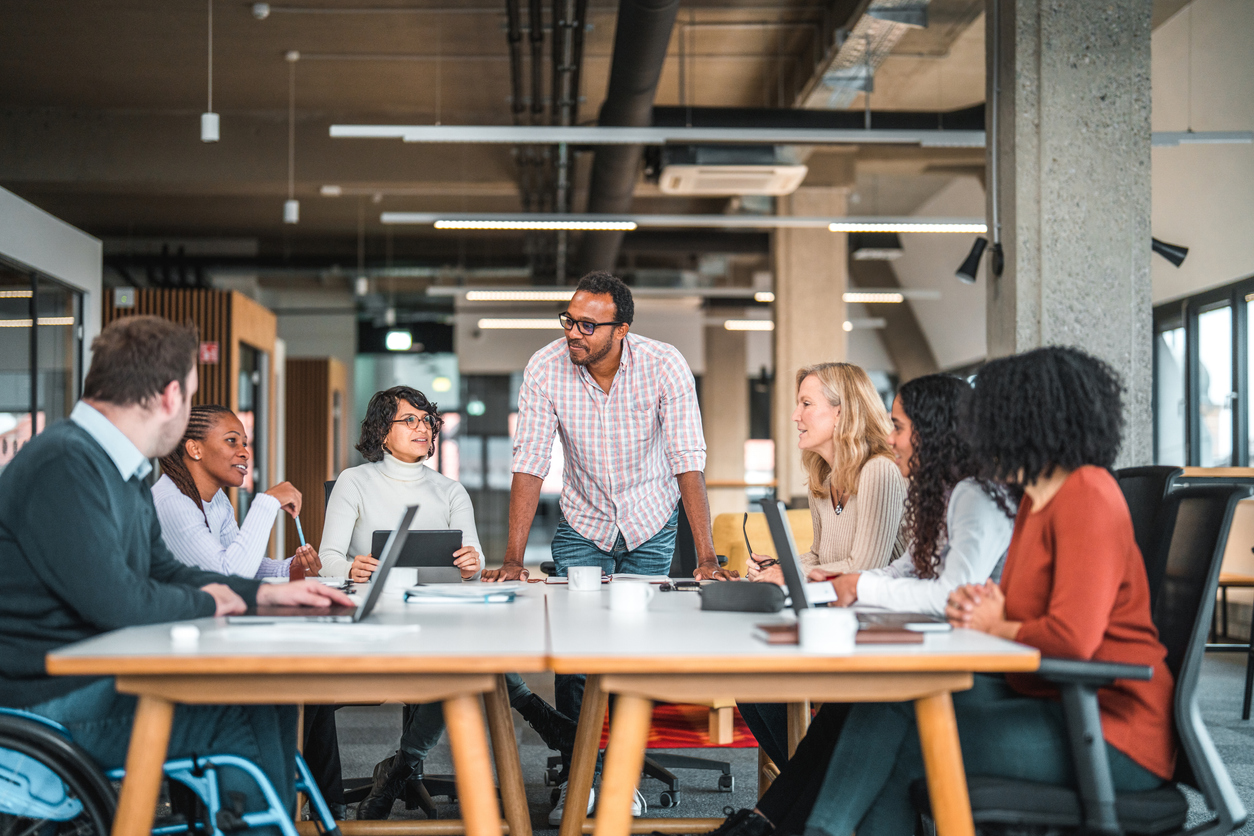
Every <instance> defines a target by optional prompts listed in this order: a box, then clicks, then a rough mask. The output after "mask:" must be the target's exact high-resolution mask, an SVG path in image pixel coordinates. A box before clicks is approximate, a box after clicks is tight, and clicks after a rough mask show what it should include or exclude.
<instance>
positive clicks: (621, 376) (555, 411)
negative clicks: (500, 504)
mask: <svg viewBox="0 0 1254 836" xmlns="http://www.w3.org/2000/svg"><path fill="white" fill-rule="evenodd" d="M555 432H557V433H561V436H562V447H563V452H564V454H565V457H566V465H565V471H564V474H563V480H562V481H563V484H562V498H561V508H562V514H563V515H564V516H565V517H566V521H567V522H568V523H570V526H571V528H573V529H575V531H577V532H578V533H579V534H580V535H582V536H584V537H586V538H587V539H589V540H591V541H592V542H594V543H596V545H597V548H599V549H601V550H602V551H606V552H608V551H611V550H612V549H613V548H614V543H615V542H616V541H617V540H618V535H619V532H622V535H623V539H624V540H625V541H626V543H627V548H628V549H634V548H636V547H637V546H639V545H640V544H641V543H643V542H645V541H646V540H648V539H649V538H650V537H652V536H653V535H655V534H657V533H658V532H659V531H661V530H662V526H664V525H665V524H666V521H667V520H669V519H670V516H671V514H672V513H674V511H675V506H676V505H677V504H678V502H679V485H678V483H677V482H676V481H675V477H676V476H677V475H679V474H680V473H687V472H689V471H692V470H697V471H704V470H705V437H704V435H703V433H702V429H701V409H700V407H699V406H698V405H697V390H696V386H695V385H694V383H693V378H692V371H691V370H690V369H689V368H688V364H687V362H685V361H684V358H683V355H681V354H680V353H679V350H678V349H676V348H675V347H674V346H672V345H667V344H666V343H663V342H658V341H657V340H650V339H646V338H645V337H641V336H637V335H636V334H631V333H628V334H627V336H626V337H625V338H624V339H623V356H622V360H621V362H620V364H619V367H618V373H617V374H616V375H615V376H614V382H613V383H612V384H611V385H610V393H609V394H608V395H607V394H605V392H604V391H602V389H601V387H600V386H598V385H597V382H596V381H595V380H593V379H592V375H591V374H589V373H588V370H587V369H585V368H583V367H582V366H576V365H575V364H574V363H572V362H570V355H569V354H568V352H567V348H566V340H565V338H562V339H559V340H557V341H556V342H553V343H551V344H550V345H548V346H546V347H544V348H542V349H540V350H539V351H537V352H536V353H535V354H534V355H532V357H531V360H530V362H528V363H527V369H526V371H524V372H523V381H522V388H521V389H519V392H518V426H517V430H516V432H515V434H514V472H515V473H530V474H531V475H533V476H538V477H540V478H541V479H543V478H544V477H545V476H546V475H547V474H548V472H549V463H550V461H551V457H552V452H553V434H554V433H555Z"/></svg>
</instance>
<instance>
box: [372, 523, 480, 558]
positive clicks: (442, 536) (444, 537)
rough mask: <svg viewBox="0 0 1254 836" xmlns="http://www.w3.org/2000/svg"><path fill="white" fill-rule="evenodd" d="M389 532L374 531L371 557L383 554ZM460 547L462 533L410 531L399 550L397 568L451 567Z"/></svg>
mask: <svg viewBox="0 0 1254 836" xmlns="http://www.w3.org/2000/svg"><path fill="white" fill-rule="evenodd" d="M391 533H392V532H390V531H376V532H375V533H374V536H373V537H372V538H371V541H370V553H371V554H372V555H378V554H383V547H384V545H385V544H386V543H387V541H388V535H389V534H391ZM461 547H462V533H461V532H460V531H455V530H451V529H450V530H445V531H411V532H409V537H408V538H407V539H406V540H405V543H404V546H403V547H402V550H401V556H400V559H398V560H397V561H396V565H397V566H398V567H414V566H419V567H422V566H430V567H441V566H445V567H447V566H452V565H453V552H455V551H457V550H458V549H460V548H461Z"/></svg>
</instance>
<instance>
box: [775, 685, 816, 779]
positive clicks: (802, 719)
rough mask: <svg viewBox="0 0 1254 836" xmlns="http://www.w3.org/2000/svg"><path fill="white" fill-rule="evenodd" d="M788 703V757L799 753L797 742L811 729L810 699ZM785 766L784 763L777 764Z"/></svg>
mask: <svg viewBox="0 0 1254 836" xmlns="http://www.w3.org/2000/svg"><path fill="white" fill-rule="evenodd" d="M787 705H788V757H790V758H791V757H792V756H793V755H794V754H796V753H797V744H798V743H800V742H801V738H803V737H805V736H806V732H807V731H809V730H810V701H809V700H802V701H801V702H790V703H788V704H787ZM775 765H776V766H783V764H778V763H777V764H775Z"/></svg>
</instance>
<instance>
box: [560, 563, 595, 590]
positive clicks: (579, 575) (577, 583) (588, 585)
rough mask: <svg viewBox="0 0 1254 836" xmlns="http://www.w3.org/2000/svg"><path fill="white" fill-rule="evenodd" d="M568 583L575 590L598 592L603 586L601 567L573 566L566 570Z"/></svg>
mask: <svg viewBox="0 0 1254 836" xmlns="http://www.w3.org/2000/svg"><path fill="white" fill-rule="evenodd" d="M566 584H567V585H568V586H569V587H570V588H571V590H572V591H575V592H596V591H597V590H599V589H600V588H601V567H600V566H572V567H570V568H569V569H567V570H566Z"/></svg>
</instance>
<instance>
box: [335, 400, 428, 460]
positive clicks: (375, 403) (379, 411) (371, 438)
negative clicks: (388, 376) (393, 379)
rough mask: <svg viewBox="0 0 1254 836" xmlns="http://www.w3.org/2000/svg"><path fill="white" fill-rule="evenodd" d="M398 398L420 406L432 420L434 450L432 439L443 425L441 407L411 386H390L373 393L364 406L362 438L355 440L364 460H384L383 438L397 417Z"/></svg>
mask: <svg viewBox="0 0 1254 836" xmlns="http://www.w3.org/2000/svg"><path fill="white" fill-rule="evenodd" d="M401 401H405V402H406V403H408V404H409V405H410V406H412V407H413V408H414V409H420V410H422V411H423V412H425V413H427V414H428V415H430V416H431V417H432V418H434V419H435V428H434V431H433V432H432V433H431V446H432V449H433V450H434V448H435V440H436V439H437V438H438V437H439V435H440V430H441V429H443V428H444V419H443V418H442V417H440V408H439V407H438V406H436V404H435V402H433V401H429V400H427V396H426V395H424V394H423V393H421V392H419V391H418V390H417V389H414V388H413V387H410V386H393V387H392V388H391V389H384V390H383V391H382V392H375V393H374V397H372V398H371V399H370V405H369V406H367V407H366V417H365V418H363V419H362V421H361V439H360V440H359V441H358V442H357V452H359V453H361V454H362V455H363V456H365V458H366V461H369V462H377V461H382V459H383V441H384V439H386V438H387V437H388V433H389V432H391V431H392V421H394V420H395V419H396V410H397V409H398V408H399V407H400V404H401Z"/></svg>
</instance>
